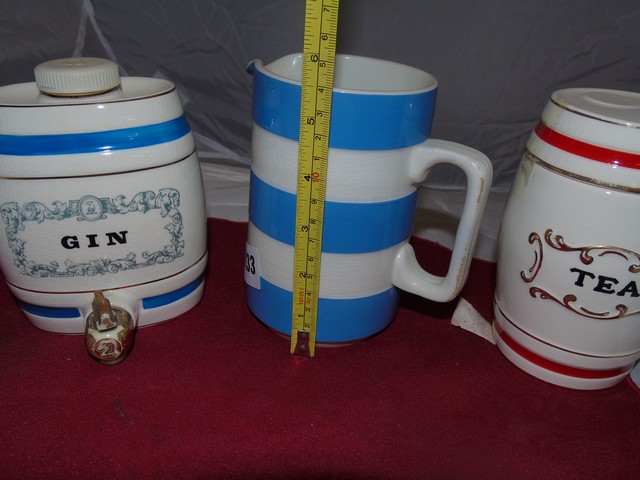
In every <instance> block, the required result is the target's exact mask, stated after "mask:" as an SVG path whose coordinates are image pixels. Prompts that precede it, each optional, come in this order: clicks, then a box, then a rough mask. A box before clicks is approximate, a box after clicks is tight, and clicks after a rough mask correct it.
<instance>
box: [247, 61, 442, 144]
mask: <svg viewBox="0 0 640 480" xmlns="http://www.w3.org/2000/svg"><path fill="white" fill-rule="evenodd" d="M301 92H302V89H301V86H300V85H299V84H293V83H289V82H284V81H282V80H278V79H276V78H274V77H272V76H270V75H267V74H265V72H263V71H260V70H258V69H255V70H254V78H253V119H254V121H255V122H256V123H257V124H258V125H260V126H261V127H262V128H265V129H266V130H268V131H270V132H272V133H275V134H276V135H280V136H281V137H285V138H288V139H290V140H295V141H297V140H298V139H299V138H300V98H301ZM435 103H436V89H433V90H430V91H428V92H422V93H412V94H397V93H394V92H390V94H389V95H384V94H379V95H368V94H360V93H346V92H339V91H334V93H333V98H332V107H331V127H330V130H329V146H330V147H333V148H347V149H353V150H388V149H394V148H403V147H408V146H411V145H417V144H418V143H422V142H423V141H425V140H426V139H427V138H428V137H429V132H430V130H431V120H432V118H433V113H434V110H435Z"/></svg>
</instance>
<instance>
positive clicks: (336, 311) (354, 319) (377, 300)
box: [247, 278, 399, 342]
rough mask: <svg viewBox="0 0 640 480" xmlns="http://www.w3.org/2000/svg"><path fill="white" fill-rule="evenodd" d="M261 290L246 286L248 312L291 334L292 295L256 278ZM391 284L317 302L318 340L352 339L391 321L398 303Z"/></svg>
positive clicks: (379, 328)
mask: <svg viewBox="0 0 640 480" xmlns="http://www.w3.org/2000/svg"><path fill="white" fill-rule="evenodd" d="M260 285H261V289H260V290H258V289H256V288H253V287H251V286H248V285H247V302H248V304H249V308H251V311H252V312H253V313H254V314H255V315H256V317H258V318H259V319H260V321H262V322H263V323H264V324H266V325H268V326H269V327H271V328H273V329H274V330H277V331H278V332H280V333H283V334H285V335H291V314H292V302H293V298H292V294H291V292H290V291H288V290H285V289H283V288H280V287H277V286H276V285H274V284H272V283H270V282H268V281H266V280H265V279H264V278H260ZM398 296H399V294H398V291H397V289H396V288H395V287H392V288H390V289H389V290H386V291H384V292H382V293H379V294H377V295H372V296H370V297H362V298H353V299H345V300H343V299H340V300H334V299H327V298H321V299H320V300H319V301H318V322H317V328H316V340H317V341H318V342H353V341H357V340H361V339H364V338H367V337H370V336H371V335H374V334H376V333H378V332H380V331H381V330H383V329H384V328H385V327H386V326H387V325H389V324H390V323H391V321H392V320H393V317H394V315H395V313H396V309H397V305H398Z"/></svg>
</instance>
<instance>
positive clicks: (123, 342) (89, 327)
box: [84, 290, 135, 365]
mask: <svg viewBox="0 0 640 480" xmlns="http://www.w3.org/2000/svg"><path fill="white" fill-rule="evenodd" d="M91 306H92V311H91V312H90V313H89V315H87V319H86V323H85V334H84V338H85V344H86V346H87V351H88V352H89V356H91V357H93V358H94V359H96V360H98V361H99V362H100V363H102V364H104V365H115V364H117V363H120V362H121V361H122V360H124V359H125V357H126V356H127V354H128V353H129V351H130V350H131V347H132V346H133V332H134V327H135V325H134V322H133V317H132V315H131V313H129V312H128V311H127V310H125V309H123V308H120V307H112V306H111V302H110V301H109V299H107V297H106V296H105V295H104V293H103V292H102V291H100V290H97V291H95V292H94V298H93V303H92V305H91Z"/></svg>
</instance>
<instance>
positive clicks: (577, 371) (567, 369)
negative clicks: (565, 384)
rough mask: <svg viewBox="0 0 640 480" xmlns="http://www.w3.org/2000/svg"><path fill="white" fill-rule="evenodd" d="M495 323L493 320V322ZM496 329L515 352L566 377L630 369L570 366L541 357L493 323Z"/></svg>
mask: <svg viewBox="0 0 640 480" xmlns="http://www.w3.org/2000/svg"><path fill="white" fill-rule="evenodd" d="M494 323H495V322H494ZM495 327H496V331H497V332H498V335H499V336H500V339H501V340H502V341H503V342H504V343H505V344H506V345H507V346H508V347H509V348H510V349H511V350H513V351H514V352H515V353H516V354H518V355H520V356H521V357H522V358H524V359H525V360H528V361H529V362H531V363H533V364H535V365H537V366H539V367H541V368H544V369H545V370H549V371H551V372H555V373H559V374H561V375H566V376H568V377H576V378H585V379H589V380H596V379H604V378H613V377H617V376H618V375H624V374H626V373H628V372H629V371H630V370H631V367H633V364H632V365H627V366H625V367H618V368H611V369H608V370H590V369H587V368H579V367H571V366H569V365H563V364H562V363H557V362H554V361H553V360H549V359H548V358H545V357H541V356H540V355H538V354H537V353H534V352H532V351H531V350H529V349H527V348H525V347H523V346H522V345H520V344H519V343H518V342H516V341H515V340H514V339H513V338H511V337H510V336H509V335H507V333H506V332H505V331H504V330H503V329H502V328H500V326H499V325H498V324H497V323H495Z"/></svg>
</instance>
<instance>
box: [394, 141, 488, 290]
mask: <svg viewBox="0 0 640 480" xmlns="http://www.w3.org/2000/svg"><path fill="white" fill-rule="evenodd" d="M439 164H451V165H455V166H457V167H458V168H460V169H461V170H462V171H463V172H464V174H465V176H466V177H467V193H466V197H465V202H464V209H463V211H462V216H461V218H460V222H459V224H458V231H457V233H456V238H455V241H454V245H453V251H452V254H451V261H450V263H449V268H448V271H447V274H446V275H445V276H444V277H441V276H437V275H433V274H431V273H429V272H426V271H425V270H424V269H423V268H422V267H421V266H420V264H419V263H418V261H417V259H416V256H415V252H414V251H413V247H411V245H409V243H405V244H404V245H403V246H402V247H400V249H399V251H398V253H397V255H396V258H395V261H394V267H393V274H392V283H393V284H394V285H395V286H396V287H398V288H401V289H402V290H405V291H407V292H410V293H414V294H416V295H419V296H421V297H424V298H428V299H430V300H433V301H436V302H448V301H450V300H453V299H454V298H455V297H456V296H457V295H458V294H459V293H460V290H462V287H463V286H464V283H465V282H466V280H467V275H468V274H469V268H470V266H471V259H472V258H473V250H474V247H475V243H476V239H477V234H478V230H479V228H480V220H481V218H482V214H483V212H484V207H485V204H486V202H487V198H488V196H489V191H490V187H491V180H492V175H493V170H492V165H491V161H490V160H489V159H488V158H487V157H486V156H485V155H484V154H483V153H480V152H479V151H477V150H474V149H472V148H470V147H466V146H464V145H460V144H457V143H453V142H448V141H445V140H435V139H429V140H426V141H425V142H423V143H421V144H420V145H417V146H416V147H414V151H413V154H412V157H411V166H410V171H409V176H410V178H411V181H412V182H413V183H416V184H418V183H421V182H423V181H424V180H425V179H426V177H427V175H428V173H429V170H430V169H431V168H432V167H434V166H436V165H439Z"/></svg>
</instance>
